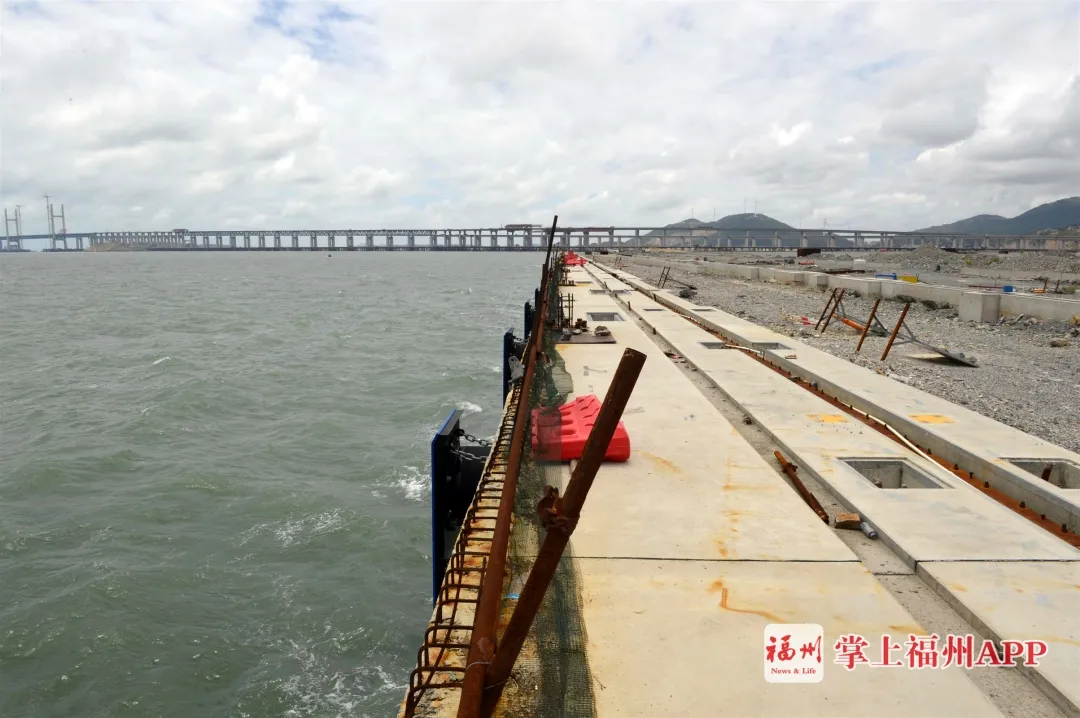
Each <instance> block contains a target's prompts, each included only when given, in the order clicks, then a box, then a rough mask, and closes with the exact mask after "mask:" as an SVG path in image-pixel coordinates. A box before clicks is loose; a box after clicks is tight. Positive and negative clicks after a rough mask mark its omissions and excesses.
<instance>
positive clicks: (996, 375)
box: [620, 257, 1080, 452]
mask: <svg viewBox="0 0 1080 718" xmlns="http://www.w3.org/2000/svg"><path fill="white" fill-rule="evenodd" d="M620 266H621V267H622V269H624V270H625V271H628V272H630V273H632V274H635V275H636V276H638V277H640V278H642V279H644V280H645V281H647V282H653V283H655V282H656V281H657V280H658V279H659V276H660V272H661V271H662V268H661V267H652V266H647V265H644V264H639V263H637V262H635V261H633V259H631V258H625V257H624V258H623V261H622V262H621V263H620ZM672 267H673V268H672V271H671V277H673V278H674V279H680V280H682V281H685V282H689V283H691V284H693V285H694V286H696V287H697V288H698V293H697V297H696V298H695V300H694V301H695V302H697V303H698V304H701V305H704V306H714V307H718V308H720V309H723V310H724V311H726V312H729V313H731V314H736V315H738V316H740V317H743V318H745V319H747V320H749V321H752V322H755V323H757V324H761V325H763V326H767V327H769V328H770V329H773V330H774V331H777V332H781V333H784V334H789V335H791V336H795V337H798V338H799V339H800V340H801V341H805V342H807V343H808V344H809V345H811V346H814V347H817V348H818V349H821V350H823V351H827V352H829V353H830V354H833V355H834V356H838V357H842V358H844V359H849V360H851V361H853V362H854V363H856V364H859V365H860V366H865V367H869V368H871V369H874V370H875V371H877V372H879V373H882V374H885V375H888V376H891V377H892V378H893V379H895V380H896V381H900V382H903V383H905V384H910V385H911V386H914V387H918V388H919V389H922V390H923V391H926V392H928V393H930V394H933V395H935V396H939V397H941V398H943V399H947V400H949V401H952V402H956V403H958V404H963V405H965V406H967V407H968V408H969V409H972V410H974V411H977V412H979V413H981V414H983V415H985V416H989V417H992V418H994V419H996V420H998V421H1000V422H1002V423H1004V424H1008V425H1009V426H1013V427H1015V428H1017V429H1020V430H1021V431H1024V432H1027V433H1029V434H1032V435H1034V436H1038V437H1040V438H1042V439H1045V440H1047V441H1050V442H1052V443H1054V444H1057V445H1058V446H1062V447H1064V448H1066V449H1068V450H1070V451H1075V452H1080V328H1075V327H1069V326H1068V325H1067V324H1062V323H1050V322H1040V321H1039V320H1036V319H1033V318H1028V319H1022V320H1020V321H1014V322H1001V323H998V324H980V323H976V322H963V321H961V320H960V319H959V318H958V317H957V314H956V310H955V309H952V308H948V307H947V308H944V309H937V310H933V309H928V308H927V307H925V306H923V305H922V304H912V306H911V310H910V311H909V312H908V319H907V324H908V326H909V327H910V328H911V329H912V331H914V332H915V335H916V336H917V337H918V338H919V339H920V340H922V341H925V342H927V343H929V344H933V345H935V346H939V347H944V348H946V349H948V350H950V351H954V352H961V353H963V354H964V355H965V356H967V357H972V358H974V359H975V360H976V361H977V362H978V364H979V367H978V368H971V367H966V366H959V365H953V364H943V363H939V362H936V361H926V360H921V359H915V358H911V357H910V356H909V355H911V354H918V353H925V352H924V350H923V349H921V348H920V347H917V346H914V345H910V344H909V345H905V346H902V347H898V348H894V349H893V350H892V352H891V353H890V354H889V358H888V359H887V360H886V361H885V362H881V361H878V357H880V356H881V352H882V351H883V350H884V348H885V342H886V339H885V338H884V337H880V338H879V337H875V336H872V335H871V336H868V337H867V339H866V343H865V344H864V345H863V350H862V353H861V354H856V353H855V345H856V344H857V343H858V333H857V332H856V331H855V330H854V329H851V328H849V327H847V326H846V325H845V324H843V323H841V322H838V321H836V320H835V319H834V320H833V322H832V323H831V324H830V325H829V329H828V331H827V332H826V333H825V334H824V335H820V334H818V333H817V332H814V327H813V324H814V323H816V322H817V319H818V317H819V316H820V315H821V310H822V308H823V307H824V306H825V302H826V300H827V298H828V293H827V292H821V291H819V290H817V289H814V288H809V287H801V286H798V285H782V284H772V283H768V282H756V281H744V280H738V279H727V278H722V277H706V276H703V275H700V274H697V273H696V272H686V271H684V270H682V269H679V268H678V265H677V264H675V263H673V264H672ZM872 305H873V300H872V299H867V298H857V297H853V296H851V295H850V294H848V295H845V296H844V307H845V308H846V310H847V312H848V314H849V316H851V317H852V318H855V319H865V318H866V317H867V316H869V314H870V307H871V306H872ZM902 306H903V305H902V304H900V303H898V302H894V301H889V300H884V301H882V302H881V305H880V307H879V308H878V313H879V315H880V316H881V320H882V323H884V324H885V325H886V326H887V327H889V328H890V329H891V327H892V325H893V324H894V323H895V321H896V319H897V317H898V316H899V314H900V309H901V307H902ZM802 316H806V317H808V318H809V320H810V323H811V324H810V326H804V325H803V323H802V320H801V319H800V317H802ZM1062 338H1065V339H1066V340H1067V341H1068V346H1066V347H1051V346H1050V342H1051V340H1055V339H1057V340H1060V339H1062Z"/></svg>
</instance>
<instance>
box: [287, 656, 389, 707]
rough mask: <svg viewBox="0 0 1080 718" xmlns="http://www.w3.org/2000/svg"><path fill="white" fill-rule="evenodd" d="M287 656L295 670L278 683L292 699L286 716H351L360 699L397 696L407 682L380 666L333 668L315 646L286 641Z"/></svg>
mask: <svg viewBox="0 0 1080 718" xmlns="http://www.w3.org/2000/svg"><path fill="white" fill-rule="evenodd" d="M290 643H291V650H290V651H289V658H291V659H292V660H293V661H295V662H296V663H297V664H298V668H299V670H297V671H296V672H295V673H293V675H291V676H289V677H288V678H286V679H285V681H284V682H283V683H282V684H281V689H282V692H283V693H285V695H286V696H288V697H289V699H290V700H291V701H292V702H293V704H294V705H293V706H292V707H291V708H289V709H287V710H286V711H285V715H286V716H290V718H291V717H293V716H296V717H299V716H311V715H324V716H334V718H347V717H351V716H355V715H356V713H355V711H356V709H357V708H358V707H359V705H360V703H361V701H363V700H364V699H370V698H371V697H372V696H378V695H397V694H399V693H401V692H402V691H404V690H405V688H406V687H407V685H408V684H407V683H406V682H405V681H401V680H395V679H394V678H393V677H392V676H391V675H390V674H389V673H387V671H385V670H384V669H383V668H382V666H379V665H370V666H364V667H361V668H358V669H356V670H355V671H341V670H338V669H336V668H334V667H333V666H332V665H331V663H330V659H329V658H327V657H326V656H324V655H322V654H320V653H318V652H316V650H315V646H309V645H303V644H299V643H296V642H295V641H290Z"/></svg>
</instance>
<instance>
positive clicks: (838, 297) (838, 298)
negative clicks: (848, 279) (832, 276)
mask: <svg viewBox="0 0 1080 718" xmlns="http://www.w3.org/2000/svg"><path fill="white" fill-rule="evenodd" d="M846 291H847V290H846V289H841V290H840V292H839V293H838V294H837V295H836V301H835V302H834V303H833V305H832V311H831V312H829V317H828V319H826V320H825V326H823V327H822V328H821V331H822V332H824V331H825V330H826V329H828V328H829V322H831V321H832V318H833V315H834V314H836V310H837V309H838V308H839V307H840V302H842V301H843V300H844V292H846Z"/></svg>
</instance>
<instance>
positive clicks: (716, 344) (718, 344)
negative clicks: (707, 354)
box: [701, 342, 727, 349]
mask: <svg viewBox="0 0 1080 718" xmlns="http://www.w3.org/2000/svg"><path fill="white" fill-rule="evenodd" d="M701 346H703V347H705V348H706V349H727V344H726V343H725V342H701Z"/></svg>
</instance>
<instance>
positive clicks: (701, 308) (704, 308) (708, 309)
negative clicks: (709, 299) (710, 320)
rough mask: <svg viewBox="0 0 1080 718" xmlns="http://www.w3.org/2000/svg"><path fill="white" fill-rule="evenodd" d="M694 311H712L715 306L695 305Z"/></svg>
mask: <svg viewBox="0 0 1080 718" xmlns="http://www.w3.org/2000/svg"><path fill="white" fill-rule="evenodd" d="M694 311H695V312H711V311H713V308H712V307H694Z"/></svg>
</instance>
